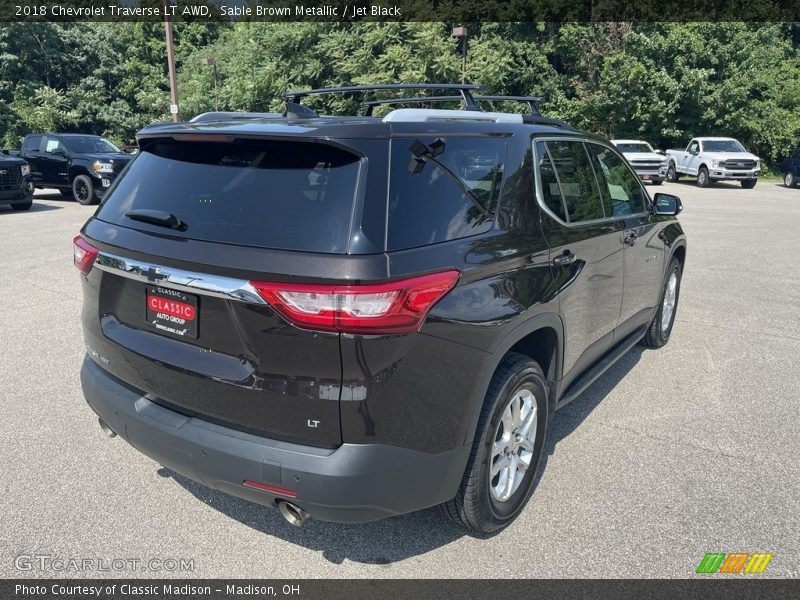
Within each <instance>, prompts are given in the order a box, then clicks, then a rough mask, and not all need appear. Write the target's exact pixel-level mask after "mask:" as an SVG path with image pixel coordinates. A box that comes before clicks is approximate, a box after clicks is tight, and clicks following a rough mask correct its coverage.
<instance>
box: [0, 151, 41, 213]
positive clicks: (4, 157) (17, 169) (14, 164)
mask: <svg viewBox="0 0 800 600" xmlns="http://www.w3.org/2000/svg"><path fill="white" fill-rule="evenodd" d="M0 204H10V205H11V208H13V209H14V210H28V209H29V208H30V207H31V206H32V205H33V183H32V182H31V167H30V165H29V164H28V163H26V162H25V161H24V160H22V159H21V158H19V157H16V156H10V155H8V154H6V153H5V152H3V153H2V154H0Z"/></svg>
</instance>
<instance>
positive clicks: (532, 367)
mask: <svg viewBox="0 0 800 600" xmlns="http://www.w3.org/2000/svg"><path fill="white" fill-rule="evenodd" d="M546 428H547V386H546V383H545V378H544V374H543V373H542V369H541V367H539V365H538V364H537V363H536V362H535V361H533V360H531V359H530V358H529V357H527V356H525V355H523V354H516V353H514V354H509V355H508V356H506V357H505V358H504V359H503V361H502V362H501V363H500V366H499V367H498V368H497V371H496V372H495V374H494V377H493V378H492V383H491V384H490V386H489V391H488V392H487V394H486V399H485V401H484V406H483V411H482V412H481V417H480V421H479V423H478V429H477V432H476V434H475V441H474V443H473V447H472V453H471V454H470V460H469V463H468V464H467V468H466V471H465V473H464V478H463V480H462V482H461V487H460V488H459V490H458V494H457V495H456V497H455V498H453V500H451V501H449V502H446V503H444V504H443V505H441V508H442V510H443V511H444V513H445V514H446V515H447V516H449V517H450V518H451V519H453V520H454V521H455V522H456V523H458V524H459V525H462V526H463V527H466V528H468V529H472V530H474V531H482V532H484V533H491V532H494V531H497V530H499V529H502V528H503V527H505V526H507V525H508V524H510V523H511V522H512V521H513V520H514V519H515V518H516V516H517V515H518V514H519V513H520V511H521V510H522V509H523V507H524V506H525V504H526V503H527V502H528V499H529V498H530V496H531V494H532V493H533V482H534V479H535V477H536V471H537V468H538V465H539V459H540V458H541V454H542V447H543V445H544V439H545V430H546Z"/></svg>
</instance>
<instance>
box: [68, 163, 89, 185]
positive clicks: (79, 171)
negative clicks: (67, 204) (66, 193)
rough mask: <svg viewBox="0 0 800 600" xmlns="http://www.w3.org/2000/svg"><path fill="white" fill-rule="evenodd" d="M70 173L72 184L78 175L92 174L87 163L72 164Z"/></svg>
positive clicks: (70, 182)
mask: <svg viewBox="0 0 800 600" xmlns="http://www.w3.org/2000/svg"><path fill="white" fill-rule="evenodd" d="M68 173H69V184H70V185H72V181H73V180H74V179H75V178H76V177H77V176H78V175H88V176H89V177H91V176H92V174H91V173H90V172H89V169H88V168H87V167H86V166H85V165H81V164H77V165H72V166H70V168H69V171H68Z"/></svg>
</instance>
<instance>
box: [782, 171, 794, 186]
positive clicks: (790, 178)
mask: <svg viewBox="0 0 800 600" xmlns="http://www.w3.org/2000/svg"><path fill="white" fill-rule="evenodd" d="M783 185H785V186H786V187H788V188H793V187H794V186H796V185H797V180H796V179H795V178H794V173H792V172H791V171H789V172H788V173H786V175H784V176H783Z"/></svg>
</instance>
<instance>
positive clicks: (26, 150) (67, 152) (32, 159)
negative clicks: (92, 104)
mask: <svg viewBox="0 0 800 600" xmlns="http://www.w3.org/2000/svg"><path fill="white" fill-rule="evenodd" d="M17 154H19V156H20V158H23V159H24V160H26V161H27V162H28V163H29V164H30V165H31V175H32V177H33V185H34V186H36V187H37V188H46V187H47V188H58V190H59V191H60V192H61V193H62V194H63V195H65V196H68V195H72V196H74V198H75V200H77V201H78V202H79V203H81V204H97V203H98V202H99V201H100V198H102V197H103V194H105V192H106V190H107V189H108V188H109V187H110V186H111V183H112V182H113V181H114V179H115V178H116V177H117V175H119V173H120V172H121V171H122V169H123V168H124V167H125V165H127V164H128V162H130V160H131V158H133V157H132V156H131V155H130V154H125V153H124V152H123V151H122V150H120V149H119V148H117V147H116V146H115V145H114V144H112V143H111V142H109V141H108V140H107V139H105V138H102V137H100V136H98V135H84V134H78V133H47V134H31V135H26V136H25V139H24V140H23V142H22V150H21V151H20V152H19V153H17Z"/></svg>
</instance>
